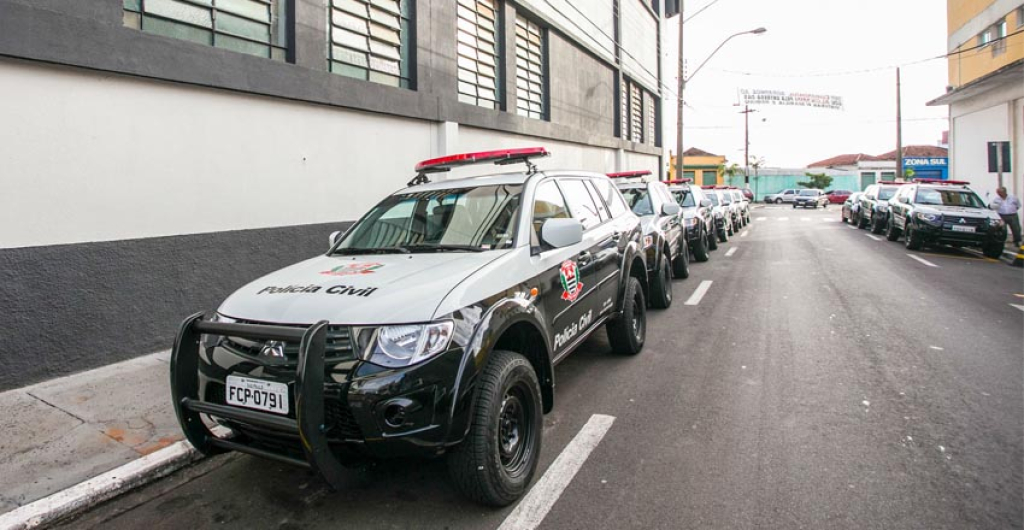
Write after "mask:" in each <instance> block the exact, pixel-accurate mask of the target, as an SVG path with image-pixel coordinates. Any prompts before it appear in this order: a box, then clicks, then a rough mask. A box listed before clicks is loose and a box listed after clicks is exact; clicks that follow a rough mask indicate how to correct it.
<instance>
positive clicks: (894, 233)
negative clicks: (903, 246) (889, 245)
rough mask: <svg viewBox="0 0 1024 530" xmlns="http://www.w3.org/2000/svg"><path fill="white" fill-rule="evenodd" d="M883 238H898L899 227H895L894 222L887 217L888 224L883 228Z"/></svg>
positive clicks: (891, 239)
mask: <svg viewBox="0 0 1024 530" xmlns="http://www.w3.org/2000/svg"><path fill="white" fill-rule="evenodd" d="M885 238H886V239H888V240H889V241H897V240H898V239H899V238H900V229H899V228H896V222H895V221H893V219H892V217H891V216H890V217H889V224H888V225H887V226H886V228H885Z"/></svg>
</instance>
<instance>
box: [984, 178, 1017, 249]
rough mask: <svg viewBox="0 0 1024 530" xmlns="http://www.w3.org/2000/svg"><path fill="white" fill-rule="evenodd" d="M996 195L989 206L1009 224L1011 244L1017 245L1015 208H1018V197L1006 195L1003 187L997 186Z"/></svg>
mask: <svg viewBox="0 0 1024 530" xmlns="http://www.w3.org/2000/svg"><path fill="white" fill-rule="evenodd" d="M996 195H998V197H996V198H995V199H993V200H992V204H991V205H990V206H991V207H992V209H993V210H996V211H997V212H999V217H1002V218H1003V221H1005V222H1006V224H1008V225H1010V231H1011V232H1013V244H1014V246H1018V247H1019V246H1020V217H1018V216H1017V210H1020V199H1018V198H1017V197H1014V196H1013V195H1008V194H1007V193H1006V188H1005V187H1001V188H998V189H997V190H996Z"/></svg>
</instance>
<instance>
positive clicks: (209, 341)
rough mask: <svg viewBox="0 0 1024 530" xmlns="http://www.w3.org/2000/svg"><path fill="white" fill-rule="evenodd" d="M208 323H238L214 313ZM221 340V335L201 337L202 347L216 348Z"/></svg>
mask: <svg viewBox="0 0 1024 530" xmlns="http://www.w3.org/2000/svg"><path fill="white" fill-rule="evenodd" d="M210 322H222V323H224V324H234V323H236V322H238V321H237V320H235V319H233V318H231V317H226V316H224V315H222V314H220V313H214V314H213V316H212V317H210ZM223 338H224V337H223V336H222V335H203V345H204V346H206V347H207V348H213V347H214V346H217V345H218V344H220V340H221V339H223Z"/></svg>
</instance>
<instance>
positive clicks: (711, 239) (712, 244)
mask: <svg viewBox="0 0 1024 530" xmlns="http://www.w3.org/2000/svg"><path fill="white" fill-rule="evenodd" d="M704 239H705V240H707V242H708V248H709V249H711V250H718V236H716V235H715V234H712V233H710V232H704Z"/></svg>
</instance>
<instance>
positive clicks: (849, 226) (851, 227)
mask: <svg viewBox="0 0 1024 530" xmlns="http://www.w3.org/2000/svg"><path fill="white" fill-rule="evenodd" d="M846 228H849V229H850V230H856V229H857V227H856V226H854V225H846Z"/></svg>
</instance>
